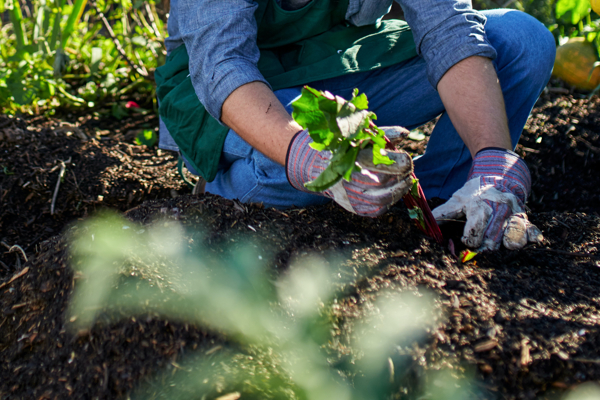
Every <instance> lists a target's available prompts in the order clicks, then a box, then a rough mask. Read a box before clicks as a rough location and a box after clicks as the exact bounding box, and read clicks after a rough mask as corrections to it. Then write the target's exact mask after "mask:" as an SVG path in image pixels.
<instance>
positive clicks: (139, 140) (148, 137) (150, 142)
mask: <svg viewBox="0 0 600 400" xmlns="http://www.w3.org/2000/svg"><path fill="white" fill-rule="evenodd" d="M157 142H158V137H157V135H156V132H154V131H153V130H152V129H144V130H143V131H141V132H140V133H138V134H137V136H136V137H135V144H137V145H138V146H141V145H146V146H148V147H152V146H154V145H155V144H156V143H157Z"/></svg>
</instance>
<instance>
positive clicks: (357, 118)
mask: <svg viewBox="0 0 600 400" xmlns="http://www.w3.org/2000/svg"><path fill="white" fill-rule="evenodd" d="M368 107H369V102H368V100H367V96H366V95H365V94H364V93H363V94H361V95H359V94H358V89H354V93H353V94H352V99H351V100H350V101H346V100H345V99H343V98H341V97H340V96H334V95H332V94H331V93H329V92H320V91H318V90H315V89H313V88H310V87H308V86H305V87H304V88H303V89H302V95H301V96H300V97H299V98H298V99H297V100H296V101H295V102H294V103H292V108H293V110H294V111H293V113H292V116H293V118H294V119H295V120H296V122H298V124H300V126H302V127H303V128H304V129H308V133H309V135H310V137H311V138H312V140H313V143H312V144H311V145H310V146H311V147H312V148H313V149H315V150H317V151H324V150H328V151H331V153H332V157H331V160H330V162H329V165H328V166H327V168H326V169H325V170H324V171H323V172H322V173H321V174H320V175H319V176H318V177H317V179H315V180H314V181H311V182H308V183H307V184H306V185H305V186H306V188H307V189H309V190H312V191H315V192H322V191H323V190H326V189H328V188H330V187H331V186H333V185H335V184H336V183H338V182H339V181H340V180H341V179H342V178H343V179H345V180H346V181H350V177H351V175H352V173H353V172H354V171H357V172H360V170H361V168H360V167H359V166H358V165H356V157H357V156H358V153H359V152H360V151H361V150H363V149H365V148H367V147H369V146H371V147H372V149H373V163H374V164H376V165H377V164H386V165H391V164H393V163H394V162H393V161H392V160H390V158H389V157H388V156H386V155H383V154H384V152H382V150H384V149H385V146H386V140H385V132H384V131H383V130H381V129H379V128H377V127H376V126H375V125H374V124H373V120H374V119H376V118H377V116H376V115H375V113H373V112H371V111H368V110H367V108H368ZM382 153H383V154H382Z"/></svg>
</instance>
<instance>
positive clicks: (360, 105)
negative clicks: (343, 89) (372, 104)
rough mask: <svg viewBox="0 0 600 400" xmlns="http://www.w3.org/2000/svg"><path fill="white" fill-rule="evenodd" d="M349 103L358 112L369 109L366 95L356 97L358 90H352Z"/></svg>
mask: <svg viewBox="0 0 600 400" xmlns="http://www.w3.org/2000/svg"><path fill="white" fill-rule="evenodd" d="M350 103H352V104H354V106H355V107H356V108H357V109H359V110H366V109H367V108H369V100H367V95H366V94H364V93H362V94H360V95H358V89H354V93H353V96H352V100H350Z"/></svg>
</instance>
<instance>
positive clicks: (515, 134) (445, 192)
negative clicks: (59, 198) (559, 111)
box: [192, 10, 556, 208]
mask: <svg viewBox="0 0 600 400" xmlns="http://www.w3.org/2000/svg"><path fill="white" fill-rule="evenodd" d="M484 14H485V15H486V17H487V18H488V20H487V24H486V33H487V36H488V39H489V41H490V42H491V44H492V45H493V46H494V48H495V49H496V51H497V53H498V58H497V59H496V60H494V66H495V68H496V71H497V73H498V77H499V80H500V84H501V87H502V91H503V94H504V101H505V104H506V112H507V116H508V121H509V129H510V134H511V138H512V143H513V147H514V146H516V145H517V141H518V140H519V137H520V136H521V131H522V130H523V127H524V125H525V122H526V121H527V118H528V116H529V113H530V112H531V109H532V108H533V106H534V104H535V102H536V100H537V99H538V97H539V95H540V93H541V91H542V90H543V89H544V87H545V86H546V84H547V82H548V80H549V79H550V73H551V71H552V66H553V64H554V57H555V50H556V47H555V43H554V38H553V37H552V35H551V34H550V32H549V31H548V30H547V29H546V28H545V27H544V26H543V25H542V24H541V23H540V22H538V21H537V20H535V19H534V18H533V17H531V16H529V15H527V14H525V13H522V12H519V11H515V10H492V11H485V12H484ZM310 86H312V87H314V88H316V89H319V90H328V91H330V92H332V93H334V94H336V95H339V96H342V97H344V98H350V97H351V95H352V90H353V89H354V88H358V89H359V90H360V92H361V93H363V92H364V93H366V95H367V97H368V98H369V109H370V110H372V111H374V112H375V113H376V114H377V117H378V118H377V124H378V125H379V126H390V125H401V126H404V127H406V128H408V129H414V128H416V127H418V126H420V125H423V124H425V123H426V122H428V121H431V120H432V119H434V118H435V117H437V116H438V115H440V114H441V117H440V119H439V121H438V123H437V124H436V126H435V129H434V130H433V133H432V134H431V138H430V140H429V143H428V145H427V149H426V151H425V154H424V155H423V156H422V157H419V158H417V159H416V160H415V173H416V175H417V177H418V178H419V180H420V182H421V185H422V187H423V190H424V192H425V195H426V196H427V198H433V197H440V198H443V199H447V198H449V197H450V196H452V194H453V193H454V192H455V191H456V190H458V189H460V188H461V187H462V185H463V184H464V183H465V181H466V178H467V174H468V172H469V169H470V167H471V161H472V159H471V154H470V152H469V150H468V149H467V147H466V146H465V144H464V143H463V141H462V140H461V138H460V136H459V135H458V133H457V132H456V130H455V129H454V126H453V125H452V122H450V118H449V117H448V115H447V114H446V113H445V112H444V105H443V104H442V101H441V100H440V97H439V95H438V92H437V91H436V90H435V89H434V88H433V87H432V86H431V84H430V83H429V81H428V80H427V74H426V65H425V61H424V60H423V59H422V58H421V57H415V58H413V59H410V60H408V61H405V62H403V63H401V64H398V65H394V66H391V67H388V68H382V69H378V70H375V71H369V72H361V73H356V74H351V75H346V76H342V77H339V78H333V79H327V80H323V81H317V82H313V83H311V84H310ZM300 90H301V87H294V88H289V89H284V90H279V91H276V92H275V95H276V96H277V98H278V99H279V100H280V101H281V102H282V104H284V105H285V106H286V109H287V110H288V111H289V112H290V113H291V105H290V103H291V102H292V101H293V100H294V99H295V98H296V97H297V96H299V95H300ZM192 172H193V171H192ZM206 191H207V192H210V193H213V194H218V195H221V196H223V197H225V198H228V199H239V200H240V201H242V202H256V203H259V202H260V203H263V204H264V205H265V206H266V207H276V208H288V207H291V206H297V207H306V206H309V205H319V204H324V203H326V202H328V201H330V200H329V199H327V198H325V197H322V196H319V195H316V194H310V193H304V192H300V191H298V190H296V189H294V188H293V187H292V186H291V185H290V184H289V183H288V181H287V178H286V174H285V168H284V167H283V166H281V165H279V164H277V163H275V162H274V161H272V160H270V159H269V158H267V157H266V156H264V155H263V154H262V153H260V152H259V151H257V150H255V149H253V148H252V147H251V146H250V145H249V144H248V143H246V142H245V141H244V140H243V139H242V138H240V137H239V136H238V135H237V134H236V133H235V132H233V131H229V133H228V135H227V138H226V140H225V145H224V148H223V153H222V155H221V160H220V164H219V171H218V173H217V176H216V178H215V180H214V181H212V182H209V183H207V184H206Z"/></svg>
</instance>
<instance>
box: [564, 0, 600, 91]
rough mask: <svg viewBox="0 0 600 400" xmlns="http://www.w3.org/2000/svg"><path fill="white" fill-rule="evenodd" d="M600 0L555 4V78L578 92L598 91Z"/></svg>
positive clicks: (599, 74)
mask: <svg viewBox="0 0 600 400" xmlns="http://www.w3.org/2000/svg"><path fill="white" fill-rule="evenodd" d="M599 12H600V0H558V1H557V2H556V8H555V15H556V21H557V25H556V26H555V28H558V29H557V30H558V34H559V38H558V40H559V44H560V46H559V47H558V49H557V54H556V61H555V64H554V72H553V74H554V76H556V77H558V78H560V79H562V80H564V81H565V82H567V83H568V84H570V85H572V86H575V87H576V88H578V89H580V90H587V91H592V95H593V94H595V93H596V92H597V90H598V89H599V88H600V68H599V67H600V62H599V57H598V49H599V48H600V35H599V33H600V19H598V16H599V15H598V13H599Z"/></svg>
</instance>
